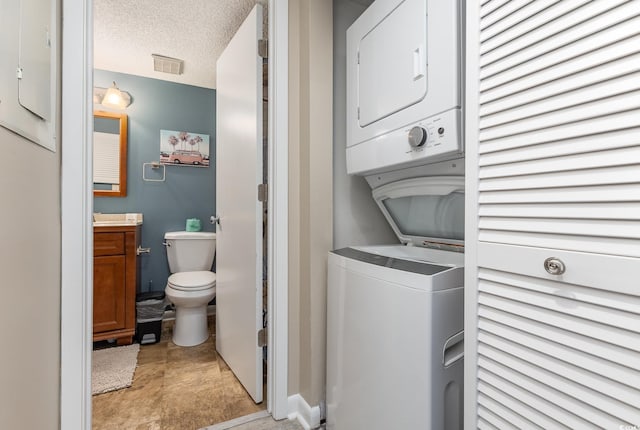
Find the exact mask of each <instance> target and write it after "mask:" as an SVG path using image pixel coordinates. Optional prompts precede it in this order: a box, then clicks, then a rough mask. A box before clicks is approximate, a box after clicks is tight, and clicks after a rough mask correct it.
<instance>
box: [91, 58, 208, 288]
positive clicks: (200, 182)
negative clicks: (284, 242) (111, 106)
mask: <svg viewBox="0 0 640 430" xmlns="http://www.w3.org/2000/svg"><path fill="white" fill-rule="evenodd" d="M112 81H116V83H117V84H118V87H119V88H120V89H121V90H123V91H127V92H129V93H130V94H131V97H132V99H133V102H132V104H131V105H130V106H129V107H128V108H127V109H126V110H125V111H124V113H126V114H127V115H128V116H129V146H128V169H127V178H128V179H127V197H96V198H94V211H95V212H103V213H121V212H141V213H142V214H143V215H144V223H143V225H142V246H145V247H151V254H150V255H143V256H142V257H141V258H142V261H141V268H142V273H141V279H140V280H141V291H162V290H164V287H165V285H166V282H167V277H168V276H169V268H168V267H167V258H166V253H165V249H164V246H162V241H163V236H164V233H165V232H167V231H175V230H184V229H185V220H186V219H187V218H200V220H201V221H202V226H203V230H206V231H215V229H214V227H213V225H211V224H210V223H209V221H208V220H209V217H210V216H211V215H213V214H215V209H216V206H215V190H216V174H215V173H216V172H215V161H216V160H215V134H216V133H215V119H216V111H215V90H210V89H205V88H199V87H194V86H189V85H182V84H176V83H171V82H166V81H161V80H157V79H150V78H142V77H138V76H132V75H126V74H122V73H115V72H108V71H104V70H96V71H95V72H94V85H95V86H96V87H104V88H106V87H109V86H111V84H112ZM161 129H162V130H176V131H189V132H194V133H202V134H208V135H209V139H210V148H209V152H210V154H211V166H210V167H208V168H197V167H177V166H167V167H166V181H165V182H145V181H143V180H142V163H148V162H151V161H157V160H158V159H159V156H160V130H161ZM147 173H148V174H149V173H150V172H149V171H147Z"/></svg>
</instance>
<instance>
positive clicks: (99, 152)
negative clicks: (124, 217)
mask: <svg viewBox="0 0 640 430" xmlns="http://www.w3.org/2000/svg"><path fill="white" fill-rule="evenodd" d="M93 195H94V196H101V197H125V196H126V195H127V115H126V114H123V113H115V112H106V111H95V112H94V113H93Z"/></svg>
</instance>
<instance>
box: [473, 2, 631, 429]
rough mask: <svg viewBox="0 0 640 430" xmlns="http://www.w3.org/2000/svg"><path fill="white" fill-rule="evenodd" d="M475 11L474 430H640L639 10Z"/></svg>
mask: <svg viewBox="0 0 640 430" xmlns="http://www.w3.org/2000/svg"><path fill="white" fill-rule="evenodd" d="M481 3H482V4H481ZM516 3H518V4H520V6H518V7H516V6H515V4H516ZM467 4H468V7H469V8H468V10H467V19H468V22H467V26H466V30H467V35H468V39H467V49H466V52H467V86H466V91H467V103H466V109H467V115H466V120H467V124H466V127H467V128H466V138H467V145H466V148H467V154H466V157H467V159H466V162H467V188H466V196H467V206H466V212H467V231H466V246H465V257H466V260H465V263H466V265H465V266H466V267H465V269H466V276H465V294H466V295H465V305H466V312H465V321H466V327H465V347H466V348H465V366H466V369H465V370H466V373H465V413H466V415H465V426H466V428H468V429H472V428H473V429H476V428H478V429H495V428H499V429H511V428H526V429H540V428H544V429H566V428H571V429H619V428H620V429H622V428H637V426H638V425H639V424H640V288H638V274H639V273H640V242H639V240H638V239H640V128H638V124H639V122H638V119H639V118H640V96H639V94H640V37H639V36H638V33H637V29H638V28H640V2H637V1H632V2H624V1H617V0H616V1H607V2H589V1H581V0H575V1H574V0H571V1H560V2H558V1H535V2H528V3H527V4H524V2H511V3H505V2H502V1H499V2H467ZM505 4H506V6H504V7H501V5H505Z"/></svg>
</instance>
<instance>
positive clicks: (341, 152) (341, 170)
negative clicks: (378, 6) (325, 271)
mask: <svg viewBox="0 0 640 430" xmlns="http://www.w3.org/2000/svg"><path fill="white" fill-rule="evenodd" d="M371 3H373V1H372V0H358V1H356V0H334V1H333V8H334V11H333V84H334V85H333V249H339V248H344V247H345V246H349V245H374V244H376V245H377V244H387V243H398V238H397V237H396V236H395V235H394V233H393V231H392V230H391V227H389V224H388V223H387V221H386V220H385V219H384V217H383V216H382V212H380V209H378V206H377V205H376V203H375V201H374V200H373V198H372V197H371V188H370V187H369V185H368V184H367V182H366V181H365V179H364V178H363V177H361V176H349V175H347V160H346V152H345V151H346V141H347V126H346V92H347V91H346V74H347V63H346V47H347V38H346V31H347V28H349V26H350V25H351V24H352V23H353V21H355V20H356V19H357V18H358V17H359V16H360V14H361V13H362V12H363V11H364V10H365V9H366V8H367V5H368V4H371Z"/></svg>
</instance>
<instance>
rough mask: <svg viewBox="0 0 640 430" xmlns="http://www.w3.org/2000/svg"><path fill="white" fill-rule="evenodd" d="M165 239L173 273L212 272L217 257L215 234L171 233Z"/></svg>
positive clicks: (170, 269)
mask: <svg viewBox="0 0 640 430" xmlns="http://www.w3.org/2000/svg"><path fill="white" fill-rule="evenodd" d="M164 239H165V243H166V249H167V260H168V261H169V271H170V272H171V273H177V272H192V271H196V270H211V265H212V264H213V257H214V256H215V255H216V234H215V233H211V232H204V231H198V232H190V231H171V232H167V233H165V235H164Z"/></svg>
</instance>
